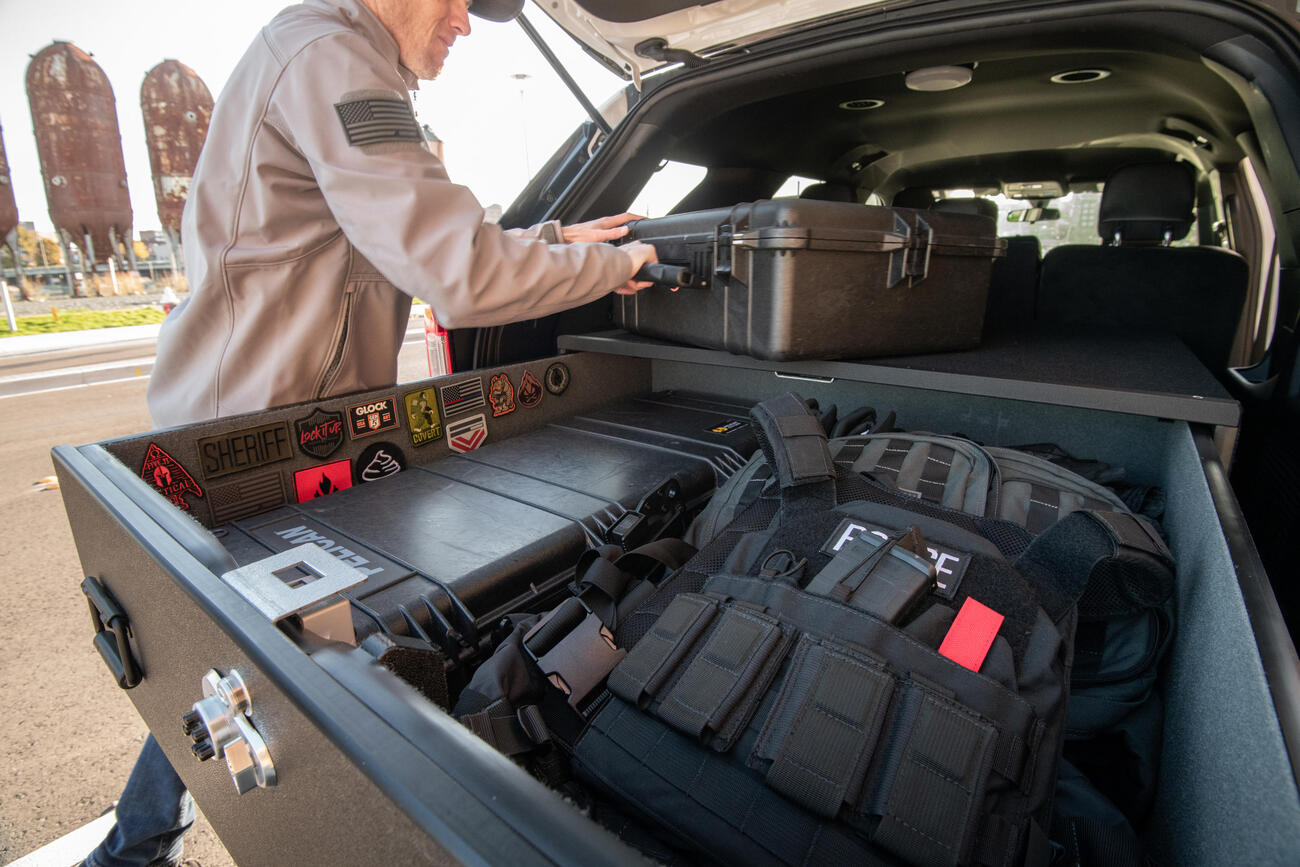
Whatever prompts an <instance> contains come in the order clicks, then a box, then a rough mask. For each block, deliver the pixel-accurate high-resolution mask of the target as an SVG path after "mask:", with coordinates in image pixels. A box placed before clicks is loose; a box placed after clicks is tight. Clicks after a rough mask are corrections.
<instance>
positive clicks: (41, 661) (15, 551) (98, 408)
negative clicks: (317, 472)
mask: <svg viewBox="0 0 1300 867" xmlns="http://www.w3.org/2000/svg"><path fill="white" fill-rule="evenodd" d="M414 323H415V320H413V324H414ZM152 354H153V347H152V342H148V341H146V342H145V343H143V344H138V343H137V344H133V345H118V346H114V347H111V348H95V349H88V348H83V349H79V350H75V351H70V352H67V351H65V352H46V353H41V354H40V355H39V356H17V357H15V356H10V357H5V358H3V359H0V417H3V418H4V424H3V425H0V546H2V547H3V550H4V553H5V559H4V563H5V569H4V573H5V574H4V579H3V583H2V584H0V600H2V601H0V696H3V697H4V709H3V711H0V864H8V863H9V862H11V861H14V860H17V859H18V858H20V857H22V856H24V855H27V854H28V853H30V852H32V851H34V850H36V849H38V848H40V847H41V846H44V845H45V844H46V843H49V842H51V841H52V840H55V839H57V838H59V837H62V836H63V835H65V834H67V833H68V832H70V831H72V830H74V829H76V828H79V827H81V826H83V825H85V824H87V823H88V822H90V821H92V820H94V819H95V818H97V817H98V816H100V815H101V814H103V813H104V812H105V811H107V810H109V809H111V807H112V805H113V803H114V801H115V800H116V799H117V797H118V795H119V794H120V792H121V789H122V786H123V784H124V783H125V782H126V778H127V775H128V773H129V772H130V770H131V766H132V764H133V763H134V761H135V757H136V755H137V753H138V752H139V749H140V745H141V744H142V743H143V741H144V737H145V735H146V734H147V729H146V727H145V725H144V723H143V722H142V721H141V719H140V717H139V716H138V715H137V714H136V712H135V709H134V707H133V706H132V704H131V702H130V700H129V699H128V697H127V694H126V693H125V692H123V691H122V690H119V689H118V688H117V686H116V685H115V684H114V682H113V681H112V679H111V678H110V676H109V673H108V670H107V668H105V666H104V663H103V661H102V660H101V659H100V657H99V654H98V653H96V652H95V650H94V649H93V647H92V646H91V636H92V630H91V625H90V618H89V614H88V612H87V606H86V602H85V598H84V597H83V596H82V594H81V592H80V590H79V587H78V585H79V584H80V583H81V580H82V577H83V576H82V574H81V566H80V563H79V561H78V559H77V553H76V549H75V547H74V545H73V541H72V534H71V532H70V530H69V528H68V522H67V518H66V516H65V514H64V511H63V502H62V500H61V498H60V495H59V492H58V491H57V490H42V486H41V485H39V484H38V482H40V480H42V479H43V478H45V477H47V476H50V475H52V474H53V472H54V469H53V466H52V464H51V462H50V449H51V448H52V447H53V446H55V445H60V444H72V445H80V444H84V443H89V442H97V441H99V440H104V439H109V438H112V437H116V436H124V435H127V434H134V433H140V432H142V431H146V430H149V429H150V428H151V427H152V425H151V424H150V420H149V413H148V410H147V409H146V406H145V383H146V379H145V378H144V377H136V378H132V379H129V380H127V381H117V382H111V383H96V384H90V385H76V386H73V387H59V388H58V390H53V391H48V390H47V391H40V390H36V391H30V390H22V391H18V392H15V391H14V388H13V386H14V383H15V382H17V383H19V384H21V385H23V386H24V389H26V384H27V382H28V380H27V379H16V378H15V377H23V376H26V375H27V374H49V375H51V376H53V375H55V374H57V373H58V372H59V371H61V370H66V369H68V368H69V367H73V368H79V367H85V366H88V365H91V366H93V365H98V364H107V365H109V366H112V365H113V364H118V363H122V365H123V372H122V375H124V376H130V375H131V370H133V369H134V367H135V366H136V365H134V364H130V362H133V361H134V360H135V359H142V358H143V359H151V357H152ZM427 376H428V366H427V361H426V359H425V355H424V346H423V341H422V338H420V337H418V335H416V334H415V333H410V334H408V342H407V344H406V346H405V347H404V349H403V351H402V355H401V357H400V359H399V377H398V378H399V380H400V381H402V382H409V381H413V380H417V379H423V378H426V377H427ZM51 381H57V380H51ZM186 856H187V857H190V858H195V859H197V860H198V862H199V863H200V864H202V865H204V867H225V865H230V864H232V863H233V862H232V861H231V860H230V857H229V855H227V854H226V851H225V849H224V848H223V847H222V846H221V843H220V841H219V840H217V838H216V836H215V835H214V834H213V833H212V831H211V829H210V828H209V827H208V825H207V823H206V822H205V821H203V819H202V817H200V819H199V822H198V823H197V824H196V826H195V829H194V830H192V831H191V832H190V834H189V835H188V836H187V838H186Z"/></svg>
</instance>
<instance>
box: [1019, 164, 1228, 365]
mask: <svg viewBox="0 0 1300 867" xmlns="http://www.w3.org/2000/svg"><path fill="white" fill-rule="evenodd" d="M1194 199H1195V181H1194V179H1193V177H1192V174H1191V172H1190V170H1189V169H1188V168H1187V167H1185V166H1183V165H1181V164H1178V163H1151V164H1141V165H1130V166H1125V167H1123V168H1120V169H1118V170H1116V171H1115V173H1114V174H1112V175H1111V177H1110V178H1109V179H1108V180H1107V181H1106V186H1105V188H1104V189H1103V191H1102V199H1101V208H1100V211H1099V214H1098V220H1097V223H1098V226H1097V229H1098V232H1099V233H1100V234H1101V237H1102V238H1103V239H1104V245H1103V246H1100V247H1094V246H1084V245H1067V246H1063V247H1057V248H1056V249H1054V250H1051V251H1049V252H1048V253H1047V255H1046V256H1045V257H1044V258H1043V265H1042V276H1041V279H1040V281H1039V289H1038V303H1037V313H1036V317H1037V319H1038V320H1039V321H1040V322H1044V323H1048V324H1053V325H1071V326H1080V325H1081V326H1111V327H1125V328H1149V329H1161V330H1165V331H1168V332H1171V333H1173V334H1175V335H1177V336H1178V337H1179V338H1180V339H1182V341H1183V342H1184V343H1186V344H1187V346H1188V347H1189V348H1190V349H1191V350H1192V352H1194V353H1195V354H1196V356H1197V357H1198V358H1199V359H1200V360H1201V362H1202V363H1203V364H1205V365H1206V367H1208V368H1209V369H1210V370H1211V371H1212V372H1213V373H1214V374H1215V375H1216V376H1219V377H1220V378H1222V377H1224V376H1225V375H1226V373H1225V371H1226V369H1227V366H1228V360H1229V356H1230V353H1231V351H1232V343H1233V339H1234V337H1235V335H1236V331H1237V323H1238V321H1239V319H1240V318H1241V311H1242V306H1243V304H1244V303H1245V298H1246V284H1247V280H1248V277H1249V270H1248V268H1247V265H1246V260H1245V259H1243V258H1242V257H1241V256H1239V255H1238V254H1236V253H1234V252H1233V251H1231V250H1225V249H1221V248H1218V247H1170V246H1167V245H1168V244H1169V243H1170V242H1172V241H1176V240H1179V239H1181V238H1183V237H1184V236H1186V234H1187V232H1188V230H1189V229H1190V228H1191V226H1192V222H1193V219H1194V217H1193V213H1192V205H1193V202H1194Z"/></svg>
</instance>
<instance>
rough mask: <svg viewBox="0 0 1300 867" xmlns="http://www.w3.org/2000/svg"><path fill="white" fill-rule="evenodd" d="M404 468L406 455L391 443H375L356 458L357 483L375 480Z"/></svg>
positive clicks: (394, 473)
mask: <svg viewBox="0 0 1300 867" xmlns="http://www.w3.org/2000/svg"><path fill="white" fill-rule="evenodd" d="M404 469H406V455H404V454H402V450H401V449H399V448H398V447H397V446H395V445H393V444H392V443H375V444H374V445H371V446H369V447H367V448H366V450H365V451H364V452H362V453H361V457H359V458H357V466H356V476H357V484H358V485H359V484H361V483H362V482H377V481H379V480H380V479H386V478H388V477H389V476H392V475H396V474H397V473H400V472H401V471H402V470H404Z"/></svg>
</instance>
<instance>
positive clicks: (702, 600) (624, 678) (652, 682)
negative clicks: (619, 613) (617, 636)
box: [606, 593, 718, 709]
mask: <svg viewBox="0 0 1300 867" xmlns="http://www.w3.org/2000/svg"><path fill="white" fill-rule="evenodd" d="M717 613H718V603H717V600H715V599H710V598H709V597H707V596H701V595H699V594H697V593H682V594H680V595H678V596H677V597H675V598H674V599H673V601H672V602H671V603H669V605H668V608H667V609H665V610H664V613H663V614H661V615H659V619H658V620H657V621H655V624H654V626H652V627H651V628H650V631H649V632H647V633H646V634H645V635H644V636H643V637H642V638H641V640H640V641H638V642H637V643H636V644H635V645H634V646H633V647H632V650H631V652H630V653H628V655H627V656H626V657H624V659H623V661H622V662H620V663H619V664H618V665H617V666H616V667H615V668H614V670H613V671H611V672H610V674H609V680H608V681H606V686H607V687H608V688H609V691H610V692H612V693H614V695H616V696H618V697H619V698H621V699H623V700H624V701H627V702H630V703H632V704H634V705H636V706H637V707H640V708H642V709H644V708H645V707H646V705H647V704H649V702H650V700H651V699H652V698H654V696H655V695H657V694H658V692H659V690H660V689H661V688H662V687H663V685H664V683H666V682H667V681H668V678H669V677H671V676H672V674H673V673H674V672H675V671H676V670H677V668H678V666H679V665H680V664H681V661H682V660H683V659H685V658H686V655H687V654H688V653H690V651H691V649H692V648H694V646H695V643H696V641H697V640H698V639H699V637H700V636H701V635H703V634H704V630H705V629H707V628H708V625H709V624H710V623H712V622H713V620H714V618H715V617H716V616H717Z"/></svg>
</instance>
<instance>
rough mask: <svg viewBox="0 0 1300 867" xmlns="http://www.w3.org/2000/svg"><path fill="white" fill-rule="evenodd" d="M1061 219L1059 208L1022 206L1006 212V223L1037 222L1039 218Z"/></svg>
mask: <svg viewBox="0 0 1300 867" xmlns="http://www.w3.org/2000/svg"><path fill="white" fill-rule="evenodd" d="M1059 219H1061V210H1060V208H1024V209H1022V210H1019V211H1011V212H1010V213H1008V214H1007V222H1008V223H1037V222H1039V221H1040V220H1059Z"/></svg>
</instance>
